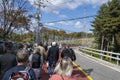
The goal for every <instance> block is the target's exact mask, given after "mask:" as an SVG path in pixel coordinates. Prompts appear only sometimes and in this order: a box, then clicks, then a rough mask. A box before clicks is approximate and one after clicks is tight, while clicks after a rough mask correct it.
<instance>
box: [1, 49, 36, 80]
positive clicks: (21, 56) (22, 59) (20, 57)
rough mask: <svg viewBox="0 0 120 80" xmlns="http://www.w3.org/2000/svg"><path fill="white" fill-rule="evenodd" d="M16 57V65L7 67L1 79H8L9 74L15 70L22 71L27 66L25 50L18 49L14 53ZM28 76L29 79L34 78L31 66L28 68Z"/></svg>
mask: <svg viewBox="0 0 120 80" xmlns="http://www.w3.org/2000/svg"><path fill="white" fill-rule="evenodd" d="M16 59H17V66H15V67H13V68H11V69H9V70H8V71H7V72H6V73H5V75H4V77H3V78H2V80H9V78H10V77H11V75H12V74H13V73H15V72H17V71H24V70H25V69H26V67H27V64H28V62H29V54H28V52H27V51H26V50H20V51H18V53H17V54H16ZM28 73H29V76H30V79H31V80H36V76H35V73H34V71H33V69H32V68H30V69H29V70H28Z"/></svg>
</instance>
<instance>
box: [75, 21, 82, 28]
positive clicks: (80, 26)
mask: <svg viewBox="0 0 120 80" xmlns="http://www.w3.org/2000/svg"><path fill="white" fill-rule="evenodd" d="M83 26H84V24H82V23H81V22H80V21H77V22H76V23H75V28H83Z"/></svg>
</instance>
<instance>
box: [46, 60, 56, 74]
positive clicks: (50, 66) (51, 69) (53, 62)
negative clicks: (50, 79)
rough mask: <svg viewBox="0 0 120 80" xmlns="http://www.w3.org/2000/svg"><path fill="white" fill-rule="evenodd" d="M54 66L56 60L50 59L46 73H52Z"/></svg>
mask: <svg viewBox="0 0 120 80" xmlns="http://www.w3.org/2000/svg"><path fill="white" fill-rule="evenodd" d="M55 67H56V61H52V62H49V63H48V74H49V76H51V75H53V74H54V69H55Z"/></svg>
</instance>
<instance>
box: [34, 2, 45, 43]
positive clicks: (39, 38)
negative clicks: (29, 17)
mask: <svg viewBox="0 0 120 80" xmlns="http://www.w3.org/2000/svg"><path fill="white" fill-rule="evenodd" d="M34 4H35V5H36V6H37V13H36V16H35V17H36V21H37V26H36V35H35V42H36V43H39V42H42V33H41V27H42V26H41V23H40V18H41V17H42V15H41V12H40V11H41V7H44V6H42V4H43V3H42V0H37V1H36V2H34Z"/></svg>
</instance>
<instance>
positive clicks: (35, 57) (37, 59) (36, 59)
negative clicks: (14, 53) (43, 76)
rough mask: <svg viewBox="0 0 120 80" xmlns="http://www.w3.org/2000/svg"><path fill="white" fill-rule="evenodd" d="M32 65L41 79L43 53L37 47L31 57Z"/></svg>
mask: <svg viewBox="0 0 120 80" xmlns="http://www.w3.org/2000/svg"><path fill="white" fill-rule="evenodd" d="M29 62H30V66H31V67H32V68H33V70H34V72H35V75H36V78H37V80H40V70H41V69H40V68H41V67H40V65H41V55H40V49H39V48H35V49H34V51H33V53H32V54H31V55H30V57H29Z"/></svg>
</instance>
